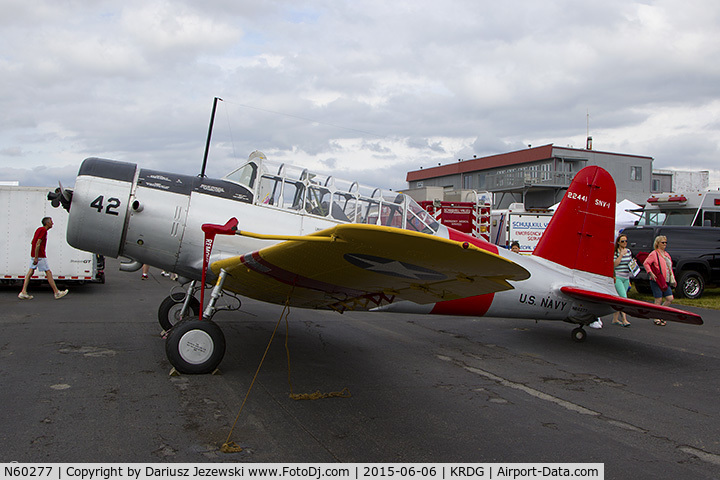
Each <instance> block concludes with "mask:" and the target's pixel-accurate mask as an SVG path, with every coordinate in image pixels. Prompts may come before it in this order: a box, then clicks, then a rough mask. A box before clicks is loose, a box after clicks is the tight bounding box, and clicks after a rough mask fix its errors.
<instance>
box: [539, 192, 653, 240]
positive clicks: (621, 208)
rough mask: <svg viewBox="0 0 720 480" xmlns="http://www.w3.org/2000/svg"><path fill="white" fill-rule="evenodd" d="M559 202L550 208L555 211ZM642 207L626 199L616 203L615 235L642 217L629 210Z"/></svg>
mask: <svg viewBox="0 0 720 480" xmlns="http://www.w3.org/2000/svg"><path fill="white" fill-rule="evenodd" d="M558 205H560V204H559V203H556V204H555V205H553V206H552V207H550V208H549V210H553V211H555V209H557V207H558ZM640 208H642V207H641V206H640V205H638V204H637V203H634V202H631V201H630V200H628V199H625V200H623V201H621V202H619V203H617V204H616V205H615V237H617V236H618V234H619V233H620V231H621V230H622V229H623V228H625V227H632V226H633V225H635V222H636V221H637V220H638V219H639V218H640V216H639V215H638V214H637V213H632V212H628V210H637V209H640Z"/></svg>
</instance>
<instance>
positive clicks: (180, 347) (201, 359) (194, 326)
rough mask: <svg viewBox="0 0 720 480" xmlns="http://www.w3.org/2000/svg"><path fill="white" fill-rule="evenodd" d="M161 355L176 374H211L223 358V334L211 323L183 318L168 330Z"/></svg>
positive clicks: (210, 321)
mask: <svg viewBox="0 0 720 480" xmlns="http://www.w3.org/2000/svg"><path fill="white" fill-rule="evenodd" d="M165 354H166V355H167V358H168V360H169V361H170V363H171V364H172V366H173V367H175V369H176V370H177V371H178V372H180V373H187V374H203V373H212V372H213V371H214V370H215V369H216V368H217V367H218V365H220V362H221V361H222V359H223V356H225V335H224V334H223V332H222V329H220V327H219V326H218V325H217V323H215V322H213V321H212V320H203V321H200V320H197V319H190V318H187V319H184V320H183V321H181V322H180V323H178V324H177V325H175V327H173V329H172V330H170V333H169V334H168V337H167V340H166V341H165Z"/></svg>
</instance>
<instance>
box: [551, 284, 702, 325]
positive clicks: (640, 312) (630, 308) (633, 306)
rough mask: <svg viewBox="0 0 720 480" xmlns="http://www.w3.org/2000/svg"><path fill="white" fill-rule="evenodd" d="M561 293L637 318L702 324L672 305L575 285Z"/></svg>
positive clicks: (697, 317) (563, 289) (699, 319)
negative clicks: (665, 305) (667, 305)
mask: <svg viewBox="0 0 720 480" xmlns="http://www.w3.org/2000/svg"><path fill="white" fill-rule="evenodd" d="M560 291H561V292H562V293H564V294H565V295H568V296H570V297H572V298H575V299H577V300H584V301H587V302H592V303H599V304H603V305H609V306H611V307H612V308H614V309H615V310H617V311H619V312H625V313H626V314H627V315H631V316H633V317H639V318H660V319H663V320H669V321H671V322H680V323H689V324H691V325H702V324H703V320H702V317H701V316H700V315H698V314H696V313H691V312H686V311H684V310H679V309H677V308H672V307H663V306H661V305H655V304H653V303H648V302H643V301H640V300H633V299H631V298H623V297H618V296H616V295H608V294H607V293H599V292H593V291H591V290H584V289H582V288H575V287H562V288H561V289H560Z"/></svg>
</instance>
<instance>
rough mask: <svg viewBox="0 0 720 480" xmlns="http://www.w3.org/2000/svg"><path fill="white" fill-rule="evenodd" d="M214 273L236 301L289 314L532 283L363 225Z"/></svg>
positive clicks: (488, 256) (444, 242) (510, 269)
mask: <svg viewBox="0 0 720 480" xmlns="http://www.w3.org/2000/svg"><path fill="white" fill-rule="evenodd" d="M240 234H242V233H240ZM249 235H250V234H249ZM211 268H212V271H213V272H214V273H215V274H219V272H220V269H225V270H226V271H227V272H228V273H229V276H228V278H227V279H226V281H225V285H224V288H226V289H228V290H231V291H233V292H236V293H239V294H241V295H244V296H247V297H251V298H255V299H258V300H262V301H266V302H271V303H279V304H284V303H285V302H286V301H287V299H288V296H289V295H290V304H291V305H293V306H298V307H304V308H327V309H334V310H338V311H344V310H355V309H357V310H366V309H370V308H374V307H377V306H380V305H384V304H387V303H391V302H393V301H395V300H399V299H403V300H410V301H412V302H415V303H421V304H422V303H434V302H439V301H442V300H451V299H457V298H463V297H468V296H473V295H482V294H485V293H491V292H498V291H501V290H509V289H511V288H513V287H512V285H510V284H509V283H508V280H515V281H517V280H524V279H527V278H529V277H530V273H529V272H528V271H527V270H525V268H523V267H521V266H520V265H518V264H516V263H514V262H512V261H510V260H507V259H505V258H503V257H501V256H499V255H496V254H494V253H491V252H488V251H485V250H481V249H479V248H478V247H475V246H473V245H471V244H467V243H458V242H455V241H452V240H448V239H444V238H441V237H436V236H432V235H426V234H423V233H418V232H413V231H409V230H402V229H398V228H391V227H383V226H377V225H364V224H342V225H337V226H335V227H332V228H328V229H325V230H322V231H319V232H316V233H313V234H311V235H308V236H304V237H293V239H292V240H290V241H284V242H282V243H279V244H276V245H273V246H270V247H266V248H263V249H261V250H258V251H255V252H252V253H248V254H245V255H241V256H237V257H232V258H227V259H223V260H219V261H216V262H213V263H212V265H211Z"/></svg>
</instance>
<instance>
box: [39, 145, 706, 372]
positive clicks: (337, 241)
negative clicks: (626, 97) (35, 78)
mask: <svg viewBox="0 0 720 480" xmlns="http://www.w3.org/2000/svg"><path fill="white" fill-rule="evenodd" d="M615 195H616V193H615V183H614V182H613V180H612V177H611V176H610V175H609V174H608V173H607V172H606V171H605V170H603V169H602V168H600V167H596V166H590V167H586V168H584V169H583V170H581V171H580V172H578V173H577V175H576V176H575V178H574V180H573V182H572V184H571V185H570V188H569V189H568V191H567V193H566V194H565V196H564V198H563V200H562V202H561V203H560V205H559V207H558V209H557V211H556V213H555V215H554V216H553V218H552V220H551V222H550V224H549V225H548V227H547V229H546V231H545V233H544V235H543V237H542V238H541V240H540V242H539V244H538V246H537V248H536V249H535V252H534V253H533V255H532V256H524V255H519V254H516V253H513V252H510V251H508V250H505V249H499V248H498V247H497V246H496V245H493V244H491V243H488V242H486V241H484V240H482V239H479V238H475V237H472V236H469V235H467V234H464V233H461V232H458V231H456V230H453V229H452V228H448V227H446V226H443V225H441V224H439V223H438V222H437V221H436V220H435V219H434V218H433V217H432V216H430V215H429V214H428V213H427V212H425V210H423V209H422V208H421V207H420V206H419V205H418V204H417V203H416V202H415V201H413V200H412V199H411V198H410V197H408V196H407V195H404V194H400V193H396V192H389V191H383V190H381V189H373V188H368V187H365V186H363V185H359V184H358V183H353V182H349V181H345V180H341V179H337V178H334V177H330V176H325V175H320V174H315V173H312V172H309V171H308V170H306V169H302V168H298V167H294V166H290V165H285V164H278V163H274V162H271V161H269V160H267V159H266V158H265V155H263V154H262V153H260V152H253V153H252V154H251V155H250V158H249V160H248V162H247V163H246V164H245V165H243V166H241V167H240V168H238V169H237V170H235V171H234V172H232V173H230V174H229V175H227V176H226V177H224V178H223V179H209V178H201V177H193V176H188V175H179V174H174V173H168V172H160V171H155V170H149V169H143V168H139V167H138V166H137V165H135V164H132V163H126V162H117V161H112V160H104V159H99V158H88V159H86V160H85V161H84V162H83V163H82V165H81V167H80V170H79V172H78V176H77V179H76V183H75V187H74V189H73V190H72V191H68V190H66V191H61V192H60V194H57V193H56V194H50V195H49V198H51V199H54V204H56V205H57V204H58V203H62V204H63V206H65V207H66V208H67V209H68V210H69V216H70V217H69V220H68V229H67V240H68V243H69V244H70V245H72V246H74V247H75V248H78V249H80V250H86V251H89V252H93V253H97V254H101V255H106V256H110V257H121V256H122V257H127V258H130V259H131V260H132V261H133V262H131V263H130V264H125V267H124V268H125V269H131V268H140V266H141V265H142V264H149V265H153V266H155V267H158V268H162V269H163V270H166V271H171V272H175V273H177V274H178V275H179V276H180V279H181V281H182V282H183V283H184V284H185V285H186V287H187V293H186V294H185V295H183V296H181V297H183V298H179V297H178V296H176V295H171V296H169V297H167V298H166V299H165V300H164V301H163V302H162V304H161V305H160V308H159V319H160V323H161V324H162V325H163V327H164V328H165V329H166V330H167V338H166V342H167V343H166V352H167V355H168V359H169V360H170V362H171V363H172V365H173V366H174V367H175V368H176V369H177V370H178V371H181V372H186V373H207V372H211V371H213V370H214V369H215V368H216V367H217V366H218V365H219V363H220V362H221V360H222V358H223V355H224V352H225V338H224V335H223V333H222V330H221V329H220V328H219V327H218V325H217V324H216V323H215V322H213V321H212V317H213V315H214V313H216V312H217V311H218V310H219V309H220V308H218V307H216V303H217V300H218V298H219V297H220V296H221V295H222V293H223V291H225V292H233V293H235V294H239V295H241V296H245V297H250V298H254V299H258V300H261V301H266V302H271V303H276V304H288V305H289V306H292V307H301V308H316V309H331V310H336V311H338V312H343V311H345V310H372V311H391V312H406V313H407V312H409V313H418V314H420V313H422V314H439V315H463V316H493V317H503V318H509V317H513V318H528V319H537V320H562V321H565V322H569V323H572V324H576V325H577V327H576V328H575V329H574V330H573V331H572V337H573V338H574V339H575V340H577V341H583V340H584V339H585V337H586V333H585V330H584V329H583V326H586V325H588V324H590V323H592V322H594V321H595V320H596V319H597V318H598V317H600V316H603V315H607V314H609V313H613V312H614V311H615V310H620V311H624V312H626V313H628V314H630V315H632V316H635V317H641V318H663V319H666V320H671V321H676V322H684V323H692V324H702V319H701V318H700V316H698V315H696V314H693V313H689V312H685V311H682V310H678V309H674V308H670V307H662V306H658V305H653V304H649V303H646V302H640V301H636V300H631V299H625V298H621V297H619V296H617V294H616V293H615V287H614V283H613V280H612V275H613V266H612V258H613V245H614V239H613V232H614V225H615V208H614V205H615ZM206 282H212V283H214V284H215V287H214V288H213V291H212V295H211V296H210V297H211V298H210V300H209V301H208V304H207V305H206V306H205V302H204V294H203V292H204V288H200V286H201V285H203V286H204V285H205V284H206ZM198 291H199V292H200V297H201V301H198V300H197V298H196V296H195V294H196V293H197V292H198ZM201 306H204V307H205V308H204V309H203V308H201ZM201 310H202V313H200V311H201ZM190 312H192V314H193V315H192V316H191V315H190ZM196 317H199V318H196Z"/></svg>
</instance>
